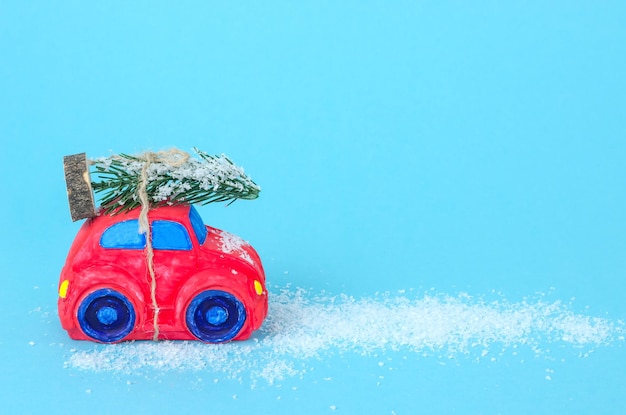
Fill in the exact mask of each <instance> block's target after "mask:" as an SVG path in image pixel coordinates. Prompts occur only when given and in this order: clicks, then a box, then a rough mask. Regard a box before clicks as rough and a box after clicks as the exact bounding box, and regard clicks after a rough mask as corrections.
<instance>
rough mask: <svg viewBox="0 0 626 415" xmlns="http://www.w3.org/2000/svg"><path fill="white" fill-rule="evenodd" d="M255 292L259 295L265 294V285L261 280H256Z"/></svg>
mask: <svg viewBox="0 0 626 415" xmlns="http://www.w3.org/2000/svg"><path fill="white" fill-rule="evenodd" d="M254 291H256V294H257V295H261V294H263V285H261V282H260V281H259V280H254Z"/></svg>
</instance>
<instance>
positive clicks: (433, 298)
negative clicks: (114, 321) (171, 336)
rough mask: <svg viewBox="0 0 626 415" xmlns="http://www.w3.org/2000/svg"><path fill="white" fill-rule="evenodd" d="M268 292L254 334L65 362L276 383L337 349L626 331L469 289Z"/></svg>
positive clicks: (578, 337)
mask: <svg viewBox="0 0 626 415" xmlns="http://www.w3.org/2000/svg"><path fill="white" fill-rule="evenodd" d="M269 298H270V304H269V314H268V316H267V319H266V321H265V322H264V324H263V326H262V327H261V329H260V330H258V331H257V332H256V333H255V335H254V336H253V338H252V339H250V340H248V341H243V342H232V343H227V344H217V345H214V344H204V343H200V342H173V341H172V342H159V343H154V342H133V343H122V344H118V345H95V346H94V348H93V349H92V350H87V351H74V352H73V354H72V355H71V356H70V357H69V359H68V361H67V362H66V365H67V366H68V367H70V368H74V369H81V370H92V371H115V372H122V373H129V374H130V373H137V372H138V371H141V370H145V369H149V370H156V371H171V370H177V371H181V370H182V371H200V370H201V371H209V372H213V373H214V374H215V373H220V374H221V375H222V376H225V377H227V378H229V379H240V380H241V379H242V377H249V378H250V379H251V380H252V381H253V382H256V381H257V380H261V379H262V380H265V381H266V382H267V383H269V384H273V383H274V382H277V381H280V380H283V379H285V378H289V377H294V376H304V375H305V374H306V373H307V372H308V371H310V370H312V369H311V368H310V367H309V366H310V363H309V362H313V361H314V360H316V359H319V358H322V357H324V356H330V355H334V354H346V353H350V354H357V355H364V356H380V355H382V354H384V353H387V352H388V353H394V352H399V351H401V352H402V353H405V354H409V355H410V354H414V355H415V356H416V357H417V358H427V357H429V356H436V357H437V358H439V359H455V358H457V357H461V356H466V357H470V358H472V359H475V360H477V361H480V360H482V359H489V361H496V358H495V357H492V356H488V355H489V353H490V351H493V350H494V349H495V350H496V351H497V352H501V351H502V350H503V349H507V348H508V349H511V350H512V351H513V352H512V354H513V355H516V354H517V353H518V351H519V350H520V349H521V348H524V347H525V348H527V349H528V350H529V351H531V352H533V353H536V354H541V353H545V352H544V351H542V350H545V349H546V348H549V347H550V346H551V345H552V346H554V345H561V346H563V347H569V348H586V349H589V348H593V347H597V346H600V345H608V344H610V343H611V342H613V341H616V340H620V341H621V340H623V339H624V324H623V322H621V321H620V322H612V321H610V320H608V319H604V318H598V317H590V316H586V315H581V314H576V313H574V312H573V311H571V309H570V307H569V306H568V305H566V304H563V303H561V302H558V301H556V302H545V301H543V300H536V301H523V302H517V303H510V302H507V301H506V300H502V299H501V300H498V301H493V302H485V301H483V300H481V299H475V298H473V297H471V296H469V295H467V294H461V295H458V296H454V297H453V296H449V295H432V294H428V295H425V296H422V297H420V298H413V299H412V298H409V297H408V296H406V295H404V294H402V295H399V296H398V295H390V294H387V295H379V296H376V297H373V298H363V299H355V298H353V297H348V296H344V295H341V296H324V295H314V294H311V293H309V292H307V291H305V290H302V289H297V290H289V289H282V290H280V291H278V292H270V297H269ZM581 355H584V353H581ZM381 363H382V365H384V362H382V361H381V362H380V363H379V365H380V364H381Z"/></svg>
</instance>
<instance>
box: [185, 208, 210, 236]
mask: <svg viewBox="0 0 626 415" xmlns="http://www.w3.org/2000/svg"><path fill="white" fill-rule="evenodd" d="M189 221H190V222H191V226H192V227H193V231H194V232H195V234H196V237H197V238H198V242H200V245H202V244H203V243H204V241H205V240H206V236H207V229H206V226H204V222H203V221H202V218H201V217H200V214H199V213H198V211H197V210H196V208H195V207H193V206H191V208H190V209H189Z"/></svg>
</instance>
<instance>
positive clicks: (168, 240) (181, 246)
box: [152, 220, 191, 251]
mask: <svg viewBox="0 0 626 415" xmlns="http://www.w3.org/2000/svg"><path fill="white" fill-rule="evenodd" d="M152 247H153V248H154V249H169V250H174V251H188V250H190V249H191V239H189V234H188V233H187V230H186V229H185V227H184V226H183V225H181V224H180V223H178V222H172V221H170V220H155V221H154V222H152Z"/></svg>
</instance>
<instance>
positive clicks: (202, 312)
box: [185, 290, 246, 343]
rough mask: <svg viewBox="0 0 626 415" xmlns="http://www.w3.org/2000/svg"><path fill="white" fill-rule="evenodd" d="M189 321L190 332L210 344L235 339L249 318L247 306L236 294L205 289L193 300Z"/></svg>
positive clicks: (188, 316) (187, 319)
mask: <svg viewBox="0 0 626 415" xmlns="http://www.w3.org/2000/svg"><path fill="white" fill-rule="evenodd" d="M185 321H186V322H187V327H188V328H189V331H191V333H192V334H193V335H194V336H196V337H197V338H198V339H200V340H202V341H204V342H208V343H222V342H227V341H229V340H232V339H233V338H235V336H237V334H238V333H239V332H240V331H241V328H242V327H243V324H244V323H245V321H246V309H245V307H244V305H243V303H242V302H241V301H240V300H239V299H238V298H237V297H235V296H234V295H232V294H230V293H227V292H225V291H220V290H208V291H203V292H201V293H200V294H198V295H197V296H195V297H194V298H193V300H191V303H189V307H187V312H186V313H185Z"/></svg>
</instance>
